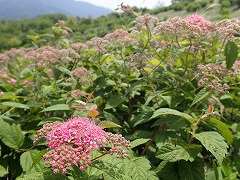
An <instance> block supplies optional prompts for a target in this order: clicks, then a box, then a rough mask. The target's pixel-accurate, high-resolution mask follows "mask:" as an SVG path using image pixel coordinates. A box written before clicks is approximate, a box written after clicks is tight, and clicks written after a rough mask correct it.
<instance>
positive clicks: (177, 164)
mask: <svg viewBox="0 0 240 180" xmlns="http://www.w3.org/2000/svg"><path fill="white" fill-rule="evenodd" d="M121 8H122V10H123V11H127V12H130V13H131V14H134V15H136V16H137V17H136V18H135V20H134V24H132V26H129V27H128V28H127V29H118V30H115V31H113V32H111V33H108V34H106V35H105V36H104V37H94V38H92V39H90V40H89V41H87V42H86V43H82V42H71V38H72V31H71V30H70V29H69V28H68V27H66V26H65V25H66V24H65V23H64V21H62V20H60V21H58V23H57V24H55V25H54V26H53V27H52V33H51V34H43V35H39V36H30V38H31V39H32V40H33V43H34V45H35V46H34V48H20V49H11V50H9V51H5V52H3V53H2V54H0V61H1V75H0V77H1V79H0V84H1V86H0V88H1V89H0V97H1V99H0V102H1V115H0V139H1V141H0V177H1V178H2V179H6V178H7V179H23V180H27V179H49V180H50V179H56V178H58V179H91V180H93V179H114V180H117V179H119V180H122V179H127V180H131V179H132V180H135V179H143V180H146V179H149V180H154V179H163V180H165V179H174V180H175V179H176V180H177V179H179V180H182V179H185V180H186V179H187V180H193V179H196V180H202V179H207V180H210V179H237V178H239V177H240V164H239V162H240V156H239V148H240V146H239V144H240V143H239V141H240V136H239V132H238V131H239V128H240V126H239V121H240V110H239V109H240V108H239V107H240V99H239V98H238V97H239V92H240V86H239V83H240V76H239V74H240V63H239V62H240V61H238V58H239V54H238V49H239V45H240V42H239V40H240V39H239V36H238V35H239V32H240V21H239V20H237V19H226V20H222V21H219V22H215V23H214V22H210V21H208V20H206V19H204V18H203V17H201V16H199V15H197V14H193V15H191V16H188V17H186V18H184V19H183V18H180V17H175V18H171V19H168V20H166V21H163V22H159V20H158V19H157V18H156V17H154V16H151V15H150V14H145V15H143V16H140V15H138V14H137V13H136V12H134V11H132V9H130V8H129V7H127V6H123V5H122V7H121ZM68 133H70V134H68ZM120 134H122V136H123V137H124V138H123V137H122V136H121V135H120ZM41 137H45V141H44V139H41ZM125 138H126V139H127V140H129V141H131V149H130V150H128V148H130V145H129V141H127V140H126V139H125ZM108 143H109V144H108ZM62 145H63V146H62ZM62 152H63V153H62ZM66 152H68V153H66ZM125 153H127V154H125ZM71 155H74V157H76V160H75V161H74V158H71ZM116 155H118V156H119V158H116ZM121 155H123V156H121ZM126 156H127V157H126ZM69 159H71V161H70V160H69ZM68 160H69V161H68ZM78 160H79V161H78ZM44 161H45V165H44Z"/></svg>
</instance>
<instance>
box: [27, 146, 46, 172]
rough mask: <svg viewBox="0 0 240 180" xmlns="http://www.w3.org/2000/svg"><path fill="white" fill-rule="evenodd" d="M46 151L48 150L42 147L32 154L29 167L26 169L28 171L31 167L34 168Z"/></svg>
mask: <svg viewBox="0 0 240 180" xmlns="http://www.w3.org/2000/svg"><path fill="white" fill-rule="evenodd" d="M47 152H48V150H47V149H44V150H42V151H40V152H38V153H36V154H34V156H33V157H32V164H31V167H30V168H29V170H28V171H30V170H31V169H32V168H34V167H35V166H36V165H37V164H38V163H39V162H40V161H41V160H42V159H43V155H44V154H46V153H47Z"/></svg>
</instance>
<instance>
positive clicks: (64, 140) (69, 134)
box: [34, 116, 130, 173]
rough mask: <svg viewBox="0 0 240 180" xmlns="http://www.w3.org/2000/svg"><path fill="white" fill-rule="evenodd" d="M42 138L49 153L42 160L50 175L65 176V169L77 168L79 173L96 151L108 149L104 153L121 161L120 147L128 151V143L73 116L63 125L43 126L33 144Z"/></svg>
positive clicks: (87, 120)
mask: <svg viewBox="0 0 240 180" xmlns="http://www.w3.org/2000/svg"><path fill="white" fill-rule="evenodd" d="M42 137H44V138H45V139H46V141H47V145H48V147H49V151H48V152H47V153H46V154H45V155H44V156H43V157H44V159H45V163H46V165H48V166H51V167H53V169H54V170H53V172H54V173H58V172H59V171H62V172H63V173H66V171H67V168H68V167H69V166H72V165H74V164H75V165H77V166H78V167H79V169H81V170H83V169H85V168H87V167H88V166H89V165H90V164H91V159H90V153H91V151H92V150H98V149H100V147H106V146H112V148H110V150H108V151H107V150H105V152H108V153H110V154H113V153H116V154H117V156H118V157H125V156H126V152H125V150H123V148H122V146H125V147H126V148H130V142H129V141H127V140H126V139H125V138H123V137H122V136H121V135H118V134H112V133H107V132H105V131H104V130H103V129H102V128H100V127H99V126H97V125H96V124H95V122H94V121H92V120H90V119H89V118H87V117H82V116H77V117H73V118H70V119H69V120H68V121H66V122H62V123H60V122H54V123H49V124H46V125H44V126H43V128H42V129H40V130H39V131H38V134H37V135H36V136H35V141H34V143H36V141H38V140H39V139H41V138H42Z"/></svg>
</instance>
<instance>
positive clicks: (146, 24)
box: [135, 14, 159, 28]
mask: <svg viewBox="0 0 240 180" xmlns="http://www.w3.org/2000/svg"><path fill="white" fill-rule="evenodd" d="M135 21H136V22H137V26H138V27H140V28H151V27H152V26H153V25H154V24H157V23H158V22H159V20H158V18H157V17H155V16H152V15H150V14H145V15H143V16H138V17H137V18H136V19H135Z"/></svg>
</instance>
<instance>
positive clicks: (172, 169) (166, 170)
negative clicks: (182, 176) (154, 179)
mask: <svg viewBox="0 0 240 180" xmlns="http://www.w3.org/2000/svg"><path fill="white" fill-rule="evenodd" d="M177 170H178V164H177V162H168V161H162V162H161V163H160V164H159V165H158V167H157V168H156V170H155V171H156V172H157V174H158V176H159V177H161V178H162V179H163V180H178V171H177Z"/></svg>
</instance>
